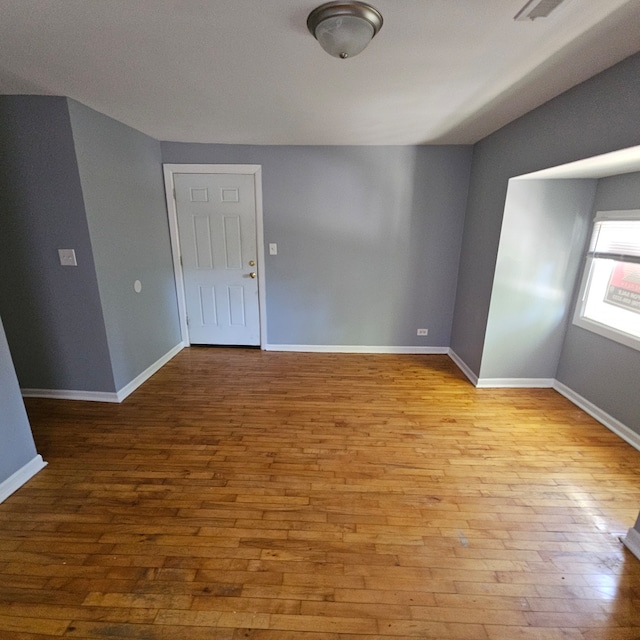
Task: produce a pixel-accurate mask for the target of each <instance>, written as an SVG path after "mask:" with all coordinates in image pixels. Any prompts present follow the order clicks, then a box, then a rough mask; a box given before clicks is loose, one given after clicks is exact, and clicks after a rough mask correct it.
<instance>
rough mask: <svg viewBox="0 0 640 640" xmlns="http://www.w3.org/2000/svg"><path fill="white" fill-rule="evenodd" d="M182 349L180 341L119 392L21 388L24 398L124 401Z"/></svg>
mask: <svg viewBox="0 0 640 640" xmlns="http://www.w3.org/2000/svg"><path fill="white" fill-rule="evenodd" d="M182 349H184V343H183V342H180V343H179V344H177V345H176V346H175V347H173V349H171V350H170V351H168V352H167V353H165V354H164V355H163V356H162V357H161V358H159V359H158V360H156V362H154V363H153V364H152V365H151V366H150V367H147V368H146V369H145V370H144V371H143V372H142V373H141V374H140V375H138V376H136V377H135V378H134V379H133V380H132V381H131V382H130V383H129V384H127V385H126V386H124V387H122V389H120V391H117V392H108V391H77V390H69V389H21V390H20V391H21V392H22V396H23V397H24V398H53V399H54V400H84V401H88V402H122V401H123V400H124V399H125V398H126V397H127V396H129V395H131V394H132V393H133V392H134V391H135V390H136V389H137V388H138V387H139V386H140V385H141V384H142V383H143V382H146V381H147V380H148V379H149V378H150V377H151V376H152V375H153V374H154V373H156V372H157V371H158V370H159V369H160V368H161V367H163V366H164V365H165V364H167V362H169V360H171V358H173V357H174V356H175V355H177V354H178V353H179V352H180V351H182Z"/></svg>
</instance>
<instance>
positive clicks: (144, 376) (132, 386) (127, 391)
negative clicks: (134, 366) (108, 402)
mask: <svg viewBox="0 0 640 640" xmlns="http://www.w3.org/2000/svg"><path fill="white" fill-rule="evenodd" d="M184 346H185V345H184V342H180V343H179V344H177V345H176V346H175V347H173V349H171V350H169V351H167V353H165V354H164V355H163V356H162V357H161V358H159V359H158V360H156V361H155V362H154V363H153V364H152V365H151V366H150V367H147V368H146V369H145V370H144V371H143V372H142V373H141V374H140V375H138V376H136V377H135V378H134V379H133V380H132V381H131V382H130V383H129V384H127V385H126V386H124V387H122V389H120V391H118V393H117V394H116V397H117V400H116V402H122V401H123V400H124V399H125V398H126V397H127V396H130V395H131V394H132V393H133V392H134V391H135V390H136V389H137V388H138V387H139V386H140V385H141V384H143V383H144V382H146V381H147V380H148V379H149V378H150V377H151V376H152V375H153V374H154V373H156V372H157V371H159V370H160V369H161V368H162V367H164V365H165V364H167V362H169V360H171V358H173V357H175V356H176V355H177V354H178V353H180V351H182V350H183V349H184Z"/></svg>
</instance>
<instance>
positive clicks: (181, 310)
mask: <svg viewBox="0 0 640 640" xmlns="http://www.w3.org/2000/svg"><path fill="white" fill-rule="evenodd" d="M162 170H163V172H164V189H165V196H166V199H167V216H168V218H169V236H170V238H171V253H172V255H173V275H174V279H175V283H176V296H177V298H178V317H179V319H180V332H181V334H182V341H183V343H184V345H185V346H186V347H188V346H189V345H190V344H191V341H190V339H189V325H188V324H187V302H186V297H185V291H184V278H183V273H182V260H181V257H182V256H181V254H180V235H179V233H178V208H177V205H176V190H175V183H174V174H176V173H218V174H220V173H237V174H241V175H252V176H253V185H254V190H255V197H256V251H257V261H258V313H259V316H260V349H264V348H265V343H266V340H267V305H266V300H265V291H266V287H265V262H264V226H263V216H262V165H259V164H170V163H167V164H163V165H162Z"/></svg>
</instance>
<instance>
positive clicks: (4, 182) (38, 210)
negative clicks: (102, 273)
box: [0, 96, 115, 392]
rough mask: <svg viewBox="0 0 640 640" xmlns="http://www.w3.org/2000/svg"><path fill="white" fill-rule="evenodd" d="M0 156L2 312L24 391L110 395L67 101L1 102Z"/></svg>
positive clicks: (27, 98) (18, 98)
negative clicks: (62, 252) (72, 261)
mask: <svg viewBox="0 0 640 640" xmlns="http://www.w3.org/2000/svg"><path fill="white" fill-rule="evenodd" d="M0 156H1V158H2V162H0V273H1V274H2V277H1V278H0V314H1V315H2V317H3V319H4V323H5V330H6V334H7V339H8V341H9V344H10V345H11V348H12V352H13V357H14V362H15V367H16V371H17V374H18V378H19V380H20V385H21V386H22V387H27V388H36V389H73V390H92V391H107V392H109V391H110V392H113V391H114V390H115V386H114V381H113V375H112V372H111V362H110V356H109V350H108V347H107V338H106V334H105V329H104V321H103V317H102V309H101V304H100V297H99V295H98V286H97V280H96V272H95V267H94V263H93V255H92V250H91V243H90V239H89V229H88V227H87V222H86V218H85V212H84V203H83V197H82V190H81V185H80V178H79V175H78V168H77V163H76V155H75V150H74V147H73V138H72V135H71V125H70V122H69V113H68V110H67V101H66V99H64V98H57V97H51V96H0ZM58 249H75V251H76V255H77V259H78V265H79V266H78V267H62V266H60V263H59V260H58Z"/></svg>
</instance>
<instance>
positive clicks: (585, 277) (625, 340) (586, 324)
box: [573, 209, 640, 351]
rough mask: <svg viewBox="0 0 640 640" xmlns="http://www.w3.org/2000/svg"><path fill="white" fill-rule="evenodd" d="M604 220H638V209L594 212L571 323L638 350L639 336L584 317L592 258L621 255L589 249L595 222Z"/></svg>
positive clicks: (639, 212)
mask: <svg viewBox="0 0 640 640" xmlns="http://www.w3.org/2000/svg"><path fill="white" fill-rule="evenodd" d="M605 220H638V221H639V222H640V209H628V210H623V211H598V212H597V213H596V216H595V218H594V220H593V224H592V225H591V232H590V235H589V245H588V246H587V251H586V253H585V264H584V268H583V271H582V279H581V282H580V289H579V292H578V299H577V301H576V307H575V311H574V314H573V324H574V325H576V326H578V327H581V328H582V329H586V330H587V331H591V332H592V333H596V334H598V335H600V336H603V337H604V338H608V339H609V340H613V341H614V342H618V343H620V344H623V345H625V346H627V347H630V348H631V349H635V350H636V351H640V338H638V337H636V336H634V335H631V334H629V333H626V332H623V331H620V330H618V329H615V328H613V327H611V326H610V325H606V324H603V323H602V322H598V321H596V320H592V319H591V318H586V317H585V316H584V315H583V314H584V309H585V306H586V296H587V293H588V291H589V285H590V284H591V274H592V264H593V261H594V259H597V258H607V257H610V258H611V259H614V260H615V259H616V258H620V257H621V256H613V255H612V256H605V255H603V254H599V255H598V254H597V252H595V251H592V250H591V249H590V246H591V239H592V237H593V231H594V228H595V224H596V223H597V222H602V221H605ZM633 262H635V260H633Z"/></svg>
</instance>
